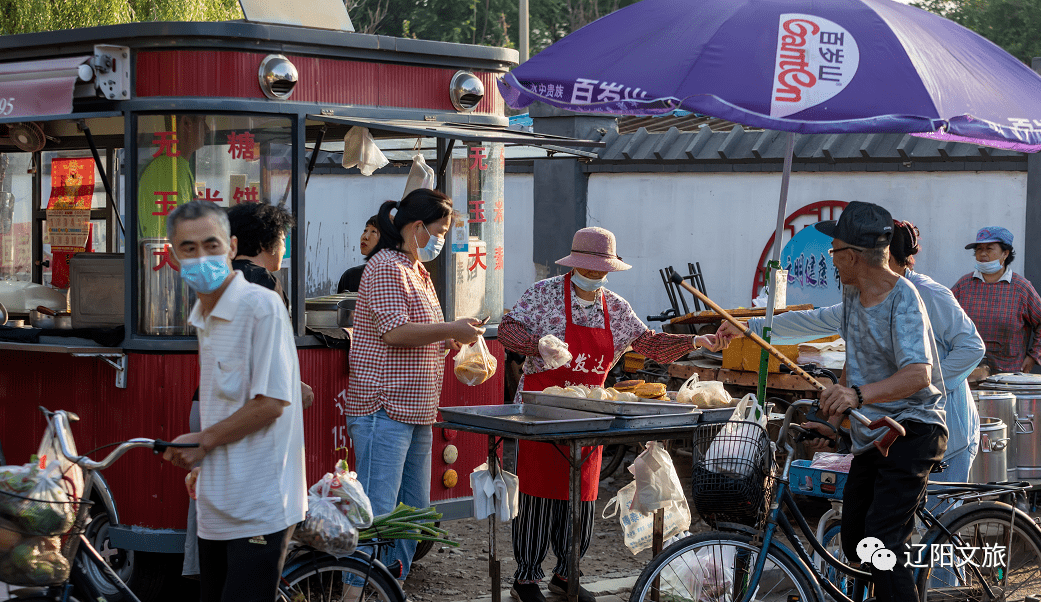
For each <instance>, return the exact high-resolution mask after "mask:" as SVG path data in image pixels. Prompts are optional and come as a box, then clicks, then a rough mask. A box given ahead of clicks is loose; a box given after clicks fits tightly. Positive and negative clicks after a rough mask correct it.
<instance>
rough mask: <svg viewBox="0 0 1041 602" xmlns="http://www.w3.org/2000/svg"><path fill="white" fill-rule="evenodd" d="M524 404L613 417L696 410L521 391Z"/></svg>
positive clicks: (668, 404) (670, 403)
mask: <svg viewBox="0 0 1041 602" xmlns="http://www.w3.org/2000/svg"><path fill="white" fill-rule="evenodd" d="M521 399H522V400H523V401H524V403H530V404H535V405H543V406H553V407H556V408H567V409H569V410H579V411H582V412H597V413H600V414H611V415H613V416H650V415H655V414H689V413H690V412H693V411H694V410H695V409H697V408H695V407H694V406H692V405H687V404H685V403H676V402H674V401H607V400H603V399H584V398H579V397H561V396H559V395H546V394H545V393H542V392H540V391H521Z"/></svg>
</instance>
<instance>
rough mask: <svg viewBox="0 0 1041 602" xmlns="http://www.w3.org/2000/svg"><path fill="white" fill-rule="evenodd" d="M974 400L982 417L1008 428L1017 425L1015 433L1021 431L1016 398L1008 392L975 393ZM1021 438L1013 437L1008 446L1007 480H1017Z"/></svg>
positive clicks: (1006, 456)
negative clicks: (1018, 449) (991, 419)
mask: <svg viewBox="0 0 1041 602" xmlns="http://www.w3.org/2000/svg"><path fill="white" fill-rule="evenodd" d="M972 397H973V399H975V400H976V405H977V407H978V408H979V415H980V416H990V417H992V418H997V419H998V420H1000V421H1002V422H1004V423H1005V425H1006V426H1012V425H1016V428H1015V429H1013V430H1014V431H1018V430H1019V420H1018V418H1017V416H1016V396H1015V394H1013V393H1011V392H1008V391H989V390H983V391H973V392H972ZM1018 440H1019V437H1018V436H1016V435H1013V436H1012V437H1011V438H1010V440H1009V442H1008V446H1007V447H1006V448H1005V458H1006V460H1005V462H1006V466H1005V468H1006V470H1007V480H1009V481H1015V480H1017V478H1018V477H1017V474H1018V473H1017V462H1018V455H1017V453H1018V452H1017V444H1018Z"/></svg>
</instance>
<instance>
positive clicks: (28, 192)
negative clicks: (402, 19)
mask: <svg viewBox="0 0 1041 602" xmlns="http://www.w3.org/2000/svg"><path fill="white" fill-rule="evenodd" d="M0 56H2V57H3V58H2V62H0V301H2V300H6V303H7V305H8V307H7V309H8V312H9V314H10V318H12V319H17V318H23V319H24V318H26V317H27V316H26V315H25V314H26V313H27V312H28V311H29V310H30V309H32V308H34V307H36V306H37V305H45V306H48V307H50V308H51V309H65V303H66V302H67V303H68V305H69V307H70V308H71V311H72V322H73V324H72V326H73V329H72V330H69V331H65V332H62V331H57V330H44V331H37V330H30V329H16V328H8V329H3V332H0V444H2V451H3V453H4V454H5V456H6V462H7V463H23V462H26V461H28V457H29V455H30V454H32V453H33V452H34V451H35V449H36V446H37V444H38V442H39V439H40V437H41V435H42V432H43V428H44V420H43V418H42V416H41V415H40V413H39V412H38V411H37V409H36V408H37V406H39V405H44V406H46V407H48V408H51V409H59V408H60V409H66V410H70V411H73V412H75V413H77V414H78V415H79V416H80V418H81V420H80V422H78V423H77V424H76V425H74V427H73V431H74V434H75V436H76V438H77V440H78V443H79V449H80V451H81V453H82V452H89V451H90V450H93V449H95V448H97V447H99V446H102V445H105V444H108V443H111V442H114V441H120V440H125V439H128V438H131V437H137V436H147V437H155V438H162V439H170V438H173V437H175V436H177V435H178V434H180V433H183V432H185V431H186V430H187V429H188V412H189V407H190V400H191V397H192V393H193V391H194V390H195V387H196V385H197V380H198V366H197V361H196V347H195V345H196V343H195V339H194V337H193V335H192V333H191V331H190V329H189V327H188V325H187V315H188V310H189V308H190V304H191V302H192V295H190V294H189V293H188V290H187V289H186V288H185V286H184V285H183V283H181V282H180V280H179V277H178V275H177V273H176V272H175V271H174V270H173V269H172V268H171V267H170V266H169V264H168V263H167V261H166V257H167V253H168V248H167V246H166V240H165V225H164V223H163V222H164V219H165V214H166V213H168V212H169V211H170V210H171V209H172V208H173V207H174V206H176V205H177V204H179V203H182V202H184V201H185V200H186V199H187V198H191V197H194V198H203V199H208V200H211V201H213V202H215V203H218V204H221V205H223V206H228V205H232V204H236V203H240V202H267V203H281V204H284V205H285V206H287V207H288V208H290V209H291V210H292V212H293V213H294V214H295V216H296V219H297V222H298V227H297V229H296V230H294V231H293V232H292V234H291V236H290V242H289V244H288V255H289V258H288V260H287V261H286V262H284V263H283V265H284V266H286V267H284V268H283V270H282V274H281V278H282V279H283V281H284V284H285V288H286V290H287V291H288V293H289V297H290V300H291V314H292V319H293V324H294V328H295V329H296V333H297V335H298V338H297V346H298V348H299V358H300V367H301V375H302V378H303V380H304V381H305V382H307V383H309V384H310V385H311V386H312V387H313V389H314V392H315V398H316V400H315V403H314V406H313V407H311V408H310V409H309V410H307V411H306V412H305V414H304V418H305V424H306V425H305V432H306V446H307V456H306V457H307V463H308V479H309V480H310V481H314V480H316V479H317V478H319V477H320V476H321V474H323V473H324V472H325V471H327V470H329V469H330V467H332V465H333V463H334V462H335V460H336V459H337V458H339V457H342V455H343V454H344V453H345V452H344V451H343V448H349V441H348V440H347V438H346V436H345V434H344V430H345V429H344V422H343V418H342V413H343V405H342V404H343V401H344V399H345V391H346V387H347V380H348V368H347V362H346V359H347V358H346V354H347V352H346V350H345V349H344V348H342V347H343V342H342V340H341V339H343V331H338V330H337V329H335V328H333V329H327V328H323V327H317V326H314V325H316V324H318V323H319V322H320V320H318V318H319V317H321V316H320V310H319V309H318V304H315V305H314V306H313V307H312V304H310V303H308V298H309V297H318V296H322V295H324V294H328V293H330V292H332V291H330V290H328V288H326V289H325V290H317V289H320V288H321V286H320V285H317V288H316V285H315V284H314V283H313V282H309V281H308V277H307V274H308V273H309V270H311V269H312V268H313V267H314V266H315V265H317V262H321V261H326V260H327V257H328V256H329V250H328V249H325V250H323V252H320V253H315V252H310V253H309V251H308V249H309V246H308V244H307V242H308V241H307V238H308V236H309V235H310V234H311V233H313V232H314V231H316V230H320V229H321V227H324V228H326V231H327V232H328V231H329V229H339V230H344V228H345V225H344V223H343V220H342V219H341V220H340V221H339V222H338V223H336V222H333V223H324V224H323V223H321V222H320V221H316V220H318V219H319V218H309V217H308V216H309V213H308V200H307V195H306V189H307V184H308V177H309V175H310V168H313V167H314V164H315V162H314V160H313V158H312V157H316V156H318V151H319V149H330V148H331V150H332V151H333V152H334V153H335V151H336V150H338V149H337V148H336V147H335V146H333V147H331V146H330V141H339V140H342V139H343V138H344V136H345V134H346V133H347V132H348V131H349V130H350V129H351V128H358V127H364V128H367V129H368V131H369V132H370V133H371V134H372V135H373V136H374V137H375V139H376V140H380V139H386V138H408V139H420V140H421V141H422V140H425V141H426V142H427V143H428V148H434V147H436V164H435V165H434V168H435V170H436V173H437V186H438V187H439V188H440V189H442V190H446V191H447V192H449V194H451V195H452V196H453V198H454V199H455V202H456V203H457V209H458V216H457V218H460V219H459V220H458V221H457V227H455V228H453V232H452V240H451V252H447V253H442V255H441V256H440V257H439V258H438V260H437V261H436V262H434V264H432V265H430V266H428V267H429V268H430V269H431V272H432V273H433V274H434V276H435V282H436V283H437V286H438V290H439V293H440V295H441V300H442V305H443V307H444V310H445V314H446V319H448V320H451V319H453V318H454V317H455V316H463V315H479V316H481V317H483V316H490V317H491V324H492V327H491V328H490V329H489V335H490V336H491V337H492V339H493V340H491V341H490V347H491V349H492V350H493V352H494V353H496V354H497V355H499V359H500V364H501V359H502V354H503V349H502V346H501V345H499V344H498V343H497V342H496V341H494V334H495V328H494V324H495V323H497V322H498V321H499V319H500V318H501V315H502V310H503V299H502V294H503V262H504V256H505V253H504V250H503V244H504V243H503V241H504V228H505V220H506V217H505V214H506V212H505V199H504V198H503V171H504V167H503V166H504V147H505V145H507V144H529V145H542V144H552V145H554V146H557V147H559V146H568V145H581V142H580V141H574V140H569V139H564V138H559V137H550V136H539V135H535V134H529V133H524V132H518V131H514V130H508V129H507V124H508V122H507V119H506V118H505V116H504V106H503V102H502V99H501V98H500V97H499V95H498V93H497V90H496V86H495V85H494V79H495V77H496V76H498V75H501V74H502V73H504V72H505V71H506V70H507V69H508V68H509V67H510V66H511V65H513V64H515V63H516V61H517V54H516V52H514V51H512V50H507V49H501V48H489V47H481V46H469V45H460V44H448V43H439V42H429V41H421V40H410V39H397V38H388V37H383V36H372V35H362V34H356V33H349V32H344V31H330V30H320V29H314V28H307V27H293V26H285V25H271V24H258V23H253V22H244V21H240V22H225V23H138V24H128V25H117V26H106V27H96V28H86V29H76V30H69V31H61V32H48V33H39V34H27V35H17V36H4V37H0ZM186 116H189V117H193V118H194V120H192V119H188V120H186V119H183V118H184V117H186ZM189 123H194V124H195V126H194V129H193V127H192V126H191V125H188V124H189ZM196 137H197V138H196ZM193 139H194V140H196V141H195V142H193ZM323 145H324V146H323ZM333 156H335V154H334V155H333ZM453 157H456V158H455V159H453ZM401 181H402V183H404V178H401ZM312 182H313V180H312ZM453 182H455V183H456V186H454V187H453V186H452V184H453ZM453 188H454V189H453ZM313 202H318V200H317V199H316V200H315V201H313ZM323 202H326V203H327V202H328V199H325V200H324V201H323ZM341 202H343V203H345V204H346V203H349V202H350V201H349V199H341ZM374 209H375V208H373V212H374ZM325 213H326V214H328V211H326V212H325ZM363 226H364V224H363V222H359V223H348V224H347V225H346V232H345V234H344V238H345V239H346V238H350V239H351V240H354V237H355V236H356V235H357V233H360V231H361V230H362V228H363ZM82 251H94V253H83V252H82ZM332 251H333V252H341V253H342V252H344V251H342V250H338V249H333V250H332ZM77 253H79V254H77ZM320 284H321V283H320ZM66 300H67V301H66ZM312 319H313V324H312V326H314V327H309V326H308V324H309V323H310V322H312ZM26 325H27V326H28V321H27V323H26ZM70 335H71V336H70ZM348 340H349V337H348ZM323 341H324V342H325V343H329V342H330V341H333V344H331V345H330V344H324V343H323ZM337 341H339V342H337ZM446 361H448V362H450V361H451V358H449V359H448V360H446ZM449 367H450V366H449ZM448 374H449V376H447V378H446V379H445V387H444V393H443V397H442V404H444V405H480V404H494V403H502V401H503V378H502V374H501V371H500V373H499V374H497V375H496V376H495V378H493V379H492V380H490V381H488V382H486V383H484V384H483V385H480V386H477V387H466V386H463V385H461V384H460V383H459V382H458V381H456V379H454V378H451V376H450V374H451V372H450V370H449V371H448ZM450 444H451V445H455V446H456V447H457V449H458V459H457V460H456V461H454V462H453V463H452V464H451V465H449V464H447V463H446V461H445V458H444V455H443V451H444V448H445V447H446V446H448V445H450ZM434 448H435V449H434V450H433V458H434V466H433V470H432V481H433V482H432V483H431V498H432V499H433V500H435V501H436V503H437V505H438V507H439V509H440V510H441V511H442V512H444V514H445V516H446V518H457V517H463V516H468V515H469V512H470V504H469V497H468V496H469V495H470V489H469V479H468V478H467V475H468V474H469V473H470V472H471V470H472V469H473V468H474V466H476V465H477V464H480V463H481V462H483V461H484V460H485V454H486V449H485V441H484V440H483V438H482V437H479V436H474V435H468V434H456V433H453V432H441V431H437V432H435V443H434ZM449 469H452V470H455V471H456V472H457V473H458V475H459V479H458V484H457V485H455V486H454V487H447V486H445V484H444V482H443V476H444V473H445V472H446V471H447V470H449ZM183 477H184V472H183V471H181V470H179V469H177V468H175V467H173V466H171V465H170V464H167V463H163V462H160V461H158V460H157V459H156V458H154V457H152V456H150V455H147V454H131V455H128V456H127V457H126V458H125V459H124V460H122V461H120V462H119V463H117V464H116V465H115V466H114V467H113V468H111V469H109V470H108V471H106V473H105V474H104V475H103V479H102V480H101V482H100V483H98V484H97V486H96V487H95V496H94V497H95V499H94V501H95V504H94V509H93V520H92V522H91V524H90V525H89V529H88V532H89V536H90V537H91V538H93V540H94V543H95V546H96V547H97V548H98V549H99V550H103V551H104V553H105V554H106V557H107V558H108V559H109V561H110V563H111V564H112V566H113V568H115V569H116V570H117V572H118V573H119V574H120V575H121V576H122V577H123V578H124V579H125V580H126V581H128V582H129V583H130V584H131V585H132V587H134V589H135V590H137V591H139V592H141V594H143V596H142V597H143V599H147V598H149V597H152V596H153V595H154V594H155V593H156V592H158V591H161V590H162V589H163V588H164V587H169V586H170V585H172V582H171V581H170V580H171V579H174V578H176V576H177V573H178V572H179V571H177V570H176V568H177V567H178V566H179V563H178V562H176V559H174V558H171V557H169V556H163V555H168V554H178V553H180V552H181V550H182V549H183V539H184V527H185V520H186V511H187V496H186V494H185V491H184V486H183ZM110 599H111V598H110Z"/></svg>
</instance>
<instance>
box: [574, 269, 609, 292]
mask: <svg viewBox="0 0 1041 602" xmlns="http://www.w3.org/2000/svg"><path fill="white" fill-rule="evenodd" d="M571 284H574V285H575V286H577V287H578V288H580V289H582V290H584V291H589V292H593V291H595V290H596V289H598V288H600V287H602V286H603V285H605V284H607V276H604V277H603V278H600V279H599V280H593V279H592V278H586V277H585V276H583V275H582V274H579V273H578V272H572V273H571Z"/></svg>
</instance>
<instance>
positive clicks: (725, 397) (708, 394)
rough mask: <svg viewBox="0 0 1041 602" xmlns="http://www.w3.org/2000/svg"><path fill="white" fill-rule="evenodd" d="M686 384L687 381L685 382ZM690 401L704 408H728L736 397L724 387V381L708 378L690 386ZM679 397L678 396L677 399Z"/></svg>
mask: <svg viewBox="0 0 1041 602" xmlns="http://www.w3.org/2000/svg"><path fill="white" fill-rule="evenodd" d="M684 384H686V383H684ZM689 391H690V398H689V399H690V401H688V402H687V403H692V404H694V405H696V406H698V407H699V408H702V409H713V408H727V407H730V404H731V403H733V401H734V398H733V397H731V396H730V393H728V392H727V390H726V389H724V388H723V383H721V382H719V381H718V380H706V381H702V382H697V383H694V384H692V385H690V387H689ZM678 400H679V397H678V396H677V401H678Z"/></svg>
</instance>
